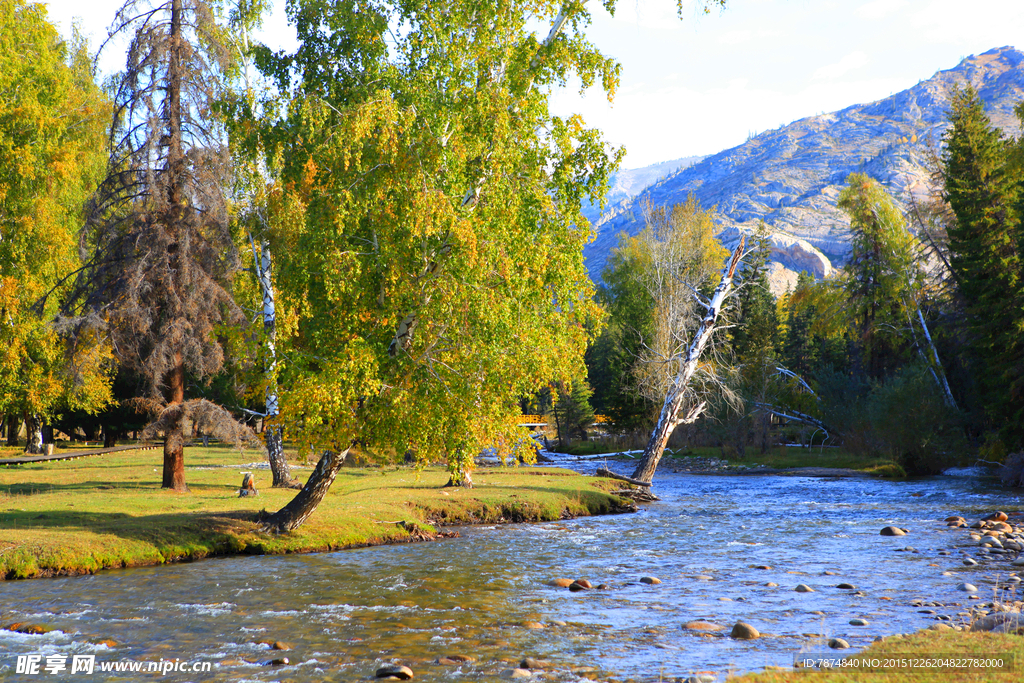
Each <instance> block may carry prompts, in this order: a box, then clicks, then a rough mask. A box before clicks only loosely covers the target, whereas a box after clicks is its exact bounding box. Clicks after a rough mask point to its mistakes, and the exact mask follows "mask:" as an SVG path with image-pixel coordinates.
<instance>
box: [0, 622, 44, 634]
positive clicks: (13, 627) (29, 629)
mask: <svg viewBox="0 0 1024 683" xmlns="http://www.w3.org/2000/svg"><path fill="white" fill-rule="evenodd" d="M4 629H5V630H7V631H14V632H15V633H25V634H27V635H32V636H38V635H42V634H44V633H50V632H51V631H53V630H55V629H54V628H53V627H52V626H41V625H39V624H23V623H21V622H20V621H18V622H15V623H13V624H10V625H8V626H5V627H4Z"/></svg>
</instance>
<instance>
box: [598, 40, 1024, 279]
mask: <svg viewBox="0 0 1024 683" xmlns="http://www.w3.org/2000/svg"><path fill="white" fill-rule="evenodd" d="M968 83H969V84H972V85H973V86H974V87H975V88H976V89H977V90H978V92H979V94H980V95H981V98H982V99H983V100H984V101H985V103H986V108H987V111H988V114H989V116H990V117H991V118H992V120H993V122H994V123H995V124H996V125H998V126H1000V127H1001V128H1003V129H1004V130H1005V131H1006V132H1007V133H1009V134H1012V135H1018V134H1019V133H1020V128H1019V122H1018V121H1017V118H1016V116H1015V115H1014V112H1013V107H1014V105H1016V104H1017V103H1018V102H1020V101H1021V100H1024V53H1021V52H1020V51H1018V50H1016V49H1014V48H1012V47H1003V48H998V49H994V50H990V51H988V52H985V53H984V54H981V55H977V56H971V57H968V58H966V59H964V60H963V61H962V62H961V63H960V64H959V65H957V66H956V67H955V68H953V69H949V70H947V71H940V72H938V73H936V74H935V75H934V76H932V77H931V78H929V79H928V80H925V81H921V82H920V83H918V84H917V85H916V86H914V87H912V88H910V89H908V90H904V91H903V92H900V93H897V94H895V95H892V96H890V97H887V98H885V99H882V100H878V101H877V102H871V103H869V104H861V105H855V106H852V107H848V108H846V109H843V110H841V111H838V112H834V113H830V114H823V115H819V116H812V117H809V118H806V119H801V120H799V121H796V122H794V123H791V124H790V125H788V126H784V127H782V128H779V129H777V130H771V131H766V132H764V133H761V134H760V135H758V136H757V137H755V138H752V139H751V140H749V141H747V142H746V143H744V144H742V145H740V146H738V147H734V148H732V149H728V150H726V151H724V152H721V153H719V154H715V155H712V156H709V157H705V158H704V159H703V160H702V161H700V162H699V163H695V164H693V165H691V166H688V167H685V168H683V169H681V170H679V171H677V172H675V173H673V174H671V175H669V176H667V177H665V178H663V179H661V180H659V181H657V182H655V183H654V184H652V185H650V186H648V187H647V188H645V189H644V190H643V191H642V192H641V193H640V194H639V195H637V196H636V197H634V198H632V199H627V200H625V201H623V202H621V203H620V204H618V205H616V206H612V207H611V208H609V209H606V211H605V212H604V214H603V215H602V216H601V217H600V219H599V220H598V221H597V222H596V231H597V237H596V239H595V241H594V242H593V243H591V244H590V245H588V246H587V248H586V249H585V250H584V256H585V257H586V259H587V267H588V269H589V270H590V273H591V277H593V278H594V279H595V281H596V280H597V279H598V278H600V275H601V271H602V269H603V268H604V264H605V260H606V258H607V256H608V253H609V251H610V250H611V249H612V248H614V247H615V245H616V244H617V242H618V235H619V233H621V232H627V233H629V234H636V233H637V232H638V231H639V230H640V229H641V228H642V227H643V225H642V222H641V219H640V211H639V206H640V202H641V201H644V200H645V199H647V198H649V199H650V201H651V202H652V203H654V204H655V205H671V204H675V203H676V202H681V201H685V199H686V197H687V195H688V194H690V193H693V194H694V195H695V196H696V197H697V198H698V199H699V200H700V203H701V205H702V206H704V207H710V206H716V207H717V213H718V219H719V223H720V224H721V225H722V226H723V230H722V232H721V234H720V238H721V239H722V240H723V242H725V243H726V244H727V245H730V244H734V243H735V242H736V241H737V240H738V239H739V234H740V231H743V232H747V233H749V232H751V231H753V230H754V229H755V228H756V226H757V224H758V222H760V221H762V220H763V221H764V222H765V223H766V224H767V225H768V226H769V227H770V229H771V231H772V234H773V242H774V249H773V254H772V261H773V275H772V284H773V289H774V290H776V292H780V291H784V290H785V289H786V287H787V286H789V285H790V284H792V283H793V282H795V280H796V275H797V271H800V270H805V271H808V272H810V273H812V274H814V275H815V276H816V277H823V276H826V275H828V274H829V273H830V272H831V271H832V269H833V267H836V266H841V265H842V264H843V263H844V262H845V259H846V257H847V256H848V254H849V221H848V220H847V218H846V215H845V214H844V213H843V212H841V211H839V210H838V209H837V208H836V200H837V197H838V196H839V193H840V192H841V191H842V189H843V188H844V187H845V184H846V183H845V181H846V178H847V176H849V174H850V173H854V172H863V173H867V174H868V175H870V176H872V177H873V178H875V179H877V180H878V181H879V182H881V183H882V184H884V185H885V186H886V187H887V188H888V189H889V192H890V194H892V196H893V197H894V198H895V199H897V200H898V201H900V202H903V203H904V205H905V206H906V205H907V204H908V203H909V199H910V197H911V195H912V194H915V193H923V192H924V191H925V190H926V187H927V184H928V182H929V179H930V170H929V159H930V158H932V157H933V156H934V155H935V154H936V153H937V151H938V149H939V145H940V143H941V139H942V133H943V131H944V130H945V129H946V127H947V126H948V122H947V121H946V111H947V109H948V107H949V97H950V93H951V91H952V89H953V87H954V86H955V85H957V84H968Z"/></svg>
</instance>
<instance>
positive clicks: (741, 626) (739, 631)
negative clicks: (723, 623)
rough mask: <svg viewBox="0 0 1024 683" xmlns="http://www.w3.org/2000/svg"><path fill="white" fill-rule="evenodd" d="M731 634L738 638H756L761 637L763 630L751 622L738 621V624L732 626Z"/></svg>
mask: <svg viewBox="0 0 1024 683" xmlns="http://www.w3.org/2000/svg"><path fill="white" fill-rule="evenodd" d="M729 635H730V636H731V637H733V638H735V639H736V640H756V639H757V638H760V637H761V632H760V631H758V630H757V629H756V628H754V627H753V626H751V625H750V624H745V623H743V622H742V621H737V622H736V625H735V626H733V627H732V632H731V633H730V634H729Z"/></svg>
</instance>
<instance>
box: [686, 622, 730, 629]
mask: <svg viewBox="0 0 1024 683" xmlns="http://www.w3.org/2000/svg"><path fill="white" fill-rule="evenodd" d="M683 628H684V629H686V630H687V631H724V630H725V627H724V626H720V625H719V624H712V623H711V622H710V621H688V622H686V623H685V624H683Z"/></svg>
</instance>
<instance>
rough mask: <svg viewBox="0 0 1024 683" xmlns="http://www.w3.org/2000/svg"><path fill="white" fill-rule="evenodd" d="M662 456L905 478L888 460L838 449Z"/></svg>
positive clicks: (696, 452) (692, 452)
mask: <svg viewBox="0 0 1024 683" xmlns="http://www.w3.org/2000/svg"><path fill="white" fill-rule="evenodd" d="M666 455H669V456H671V457H673V458H677V459H684V458H688V457H700V458H716V459H718V460H726V461H727V462H728V463H729V464H730V465H733V466H735V465H745V466H747V467H771V468H773V469H780V470H781V469H790V468H794V467H834V468H842V469H851V470H859V471H861V472H869V473H871V474H875V475H878V476H905V474H904V473H903V471H902V469H900V467H899V465H897V464H896V463H894V462H893V461H892V460H889V459H888V458H878V457H864V456H859V455H854V454H852V453H850V452H848V451H846V450H843V449H841V448H825V449H822V448H791V447H786V446H775V447H774V448H772V449H770V450H769V451H768V452H767V453H763V454H762V453H761V452H760V451H758V450H757V449H753V448H748V449H747V452H746V455H744V456H740V455H739V454H737V453H736V452H735V450H731V451H730V450H729V449H726V452H724V453H723V449H722V448H714V447H703V448H687V449H685V450H683V451H671V452H669V451H666Z"/></svg>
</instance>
